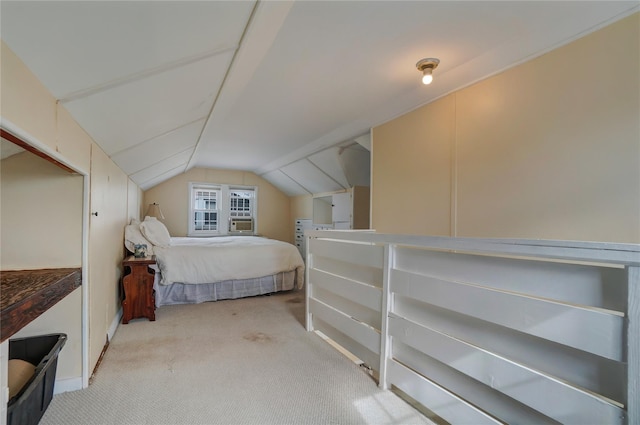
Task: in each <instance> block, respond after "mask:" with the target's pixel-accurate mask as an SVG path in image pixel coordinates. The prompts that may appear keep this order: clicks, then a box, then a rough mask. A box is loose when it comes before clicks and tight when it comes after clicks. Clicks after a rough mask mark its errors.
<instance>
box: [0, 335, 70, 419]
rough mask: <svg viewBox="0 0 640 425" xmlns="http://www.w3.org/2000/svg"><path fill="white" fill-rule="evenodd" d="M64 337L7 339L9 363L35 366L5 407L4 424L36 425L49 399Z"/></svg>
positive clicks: (46, 336)
mask: <svg viewBox="0 0 640 425" xmlns="http://www.w3.org/2000/svg"><path fill="white" fill-rule="evenodd" d="M66 341H67V335H66V334H49V335H41V336H34V337H29V338H18V339H12V340H9V360H11V359H20V360H24V361H27V362H29V363H31V364H33V365H35V366H36V369H35V372H34V374H33V376H32V377H31V379H30V380H29V381H27V383H26V384H25V385H24V387H23V388H22V389H21V390H20V392H18V393H17V394H16V395H15V396H13V397H11V399H10V400H9V403H8V404H7V425H37V423H38V422H40V419H41V418H42V415H44V412H45V410H47V407H49V403H51V399H52V398H53V385H54V383H55V381H56V367H57V366H58V354H59V353H60V350H61V349H62V347H63V346H64V344H65V342H66Z"/></svg>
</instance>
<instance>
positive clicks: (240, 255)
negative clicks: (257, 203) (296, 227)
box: [153, 236, 304, 288]
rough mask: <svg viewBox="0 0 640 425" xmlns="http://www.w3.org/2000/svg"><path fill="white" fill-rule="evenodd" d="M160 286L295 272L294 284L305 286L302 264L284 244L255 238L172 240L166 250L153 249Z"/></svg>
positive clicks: (295, 249)
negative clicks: (158, 270)
mask: <svg viewBox="0 0 640 425" xmlns="http://www.w3.org/2000/svg"><path fill="white" fill-rule="evenodd" d="M153 250H154V253H155V255H156V261H157V263H158V267H159V268H160V272H161V275H162V279H161V281H160V284H161V285H170V284H172V283H174V282H180V283H186V284H198V283H212V282H219V281H223V280H231V279H249V278H254V277H262V276H269V275H272V274H276V273H279V272H285V271H292V270H297V274H296V285H297V286H298V288H301V287H302V285H303V283H304V262H303V261H302V256H301V255H300V252H299V251H298V249H297V248H296V247H295V246H293V245H291V244H289V243H286V242H281V241H277V240H274V239H267V238H261V237H256V236H223V237H214V238H181V237H172V238H171V245H170V246H168V247H160V246H154V247H153Z"/></svg>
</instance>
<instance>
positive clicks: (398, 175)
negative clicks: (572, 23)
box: [372, 14, 640, 243]
mask: <svg viewBox="0 0 640 425" xmlns="http://www.w3.org/2000/svg"><path fill="white" fill-rule="evenodd" d="M639 21H640V14H635V15H632V16H630V17H627V18H625V19H623V20H621V21H619V22H617V23H615V24H613V25H611V26H609V27H606V28H604V29H602V30H599V31H597V32H595V33H592V34H590V35H588V36H586V37H584V38H582V39H579V40H577V41H575V42H573V43H571V44H569V45H566V46H564V47H561V48H559V49H556V50H554V51H552V52H550V53H547V54H545V55H543V56H541V57H539V58H536V59H534V60H532V61H529V62H527V63H524V64H522V65H520V66H518V67H515V68H512V69H510V70H508V71H505V72H503V73H501V74H499V75H496V76H494V77H492V78H489V79H487V80H484V81H482V82H479V83H477V84H474V85H473V86H470V87H468V88H466V89H463V90H460V91H458V92H456V93H453V94H451V95H449V96H446V97H444V98H441V99H439V100H437V101H436V102H433V103H431V104H429V105H426V106H424V107H422V108H419V109H417V110H415V111H413V112H411V113H409V114H406V115H404V116H402V117H400V118H398V119H395V120H393V121H391V122H388V123H386V124H384V125H381V126H379V127H376V128H374V129H373V149H372V150H373V154H372V157H373V158H372V163H373V166H372V169H373V172H372V197H373V202H372V205H373V207H372V208H373V211H372V218H373V228H375V229H376V230H378V231H381V232H392V233H416V234H425V235H453V236H461V237H508V238H511V237H514V238H542V239H569V240H571V239H573V240H594V241H611V242H634V243H637V242H640V121H639V120H640V118H639V117H640V96H639V94H640V78H639V77H638V76H639V75H640V57H639V52H640V48H639V43H640V42H639V40H640V30H639V28H640V25H639ZM595 58H597V64H598V65H597V66H595V67H594V65H595V63H594V59H595ZM596 76H597V79H596ZM434 84H437V81H436V82H435V83H434ZM409 200H411V202H407V201H409ZM404 205H408V207H407V208H405V207H404Z"/></svg>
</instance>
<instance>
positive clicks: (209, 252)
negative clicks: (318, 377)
mask: <svg viewBox="0 0 640 425" xmlns="http://www.w3.org/2000/svg"><path fill="white" fill-rule="evenodd" d="M139 244H145V245H147V255H155V256H156V267H155V270H156V274H155V282H154V289H155V300H156V306H157V307H160V306H163V305H171V304H191V303H202V302H207V301H217V300H222V299H235V298H243V297H250V296H256V295H264V294H270V293H273V292H279V291H288V290H293V289H296V288H297V289H301V288H302V286H303V284H304V262H303V260H302V256H301V255H300V252H299V251H298V249H297V248H296V247H295V246H294V245H292V244H289V243H286V242H282V241H278V240H274V239H268V238H263V237H257V236H219V237H209V238H187V237H171V236H169V232H168V231H167V230H166V227H164V224H162V223H161V222H160V221H158V220H156V219H152V218H149V217H147V218H145V221H143V222H141V223H139V222H135V221H134V222H132V223H131V224H130V225H128V226H126V228H125V246H126V247H127V249H128V250H129V251H131V252H134V251H135V245H139Z"/></svg>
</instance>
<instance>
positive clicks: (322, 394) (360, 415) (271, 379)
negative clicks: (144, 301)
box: [41, 292, 431, 425]
mask: <svg viewBox="0 0 640 425" xmlns="http://www.w3.org/2000/svg"><path fill="white" fill-rule="evenodd" d="M303 318H304V295H303V292H289V293H281V294H277V295H272V296H265V297H255V298H246V299H241V300H229V301H218V302H214V303H204V304H196V305H181V306H164V307H161V308H159V309H158V310H156V321H155V322H149V321H147V320H146V319H136V320H133V321H131V322H130V323H129V324H128V325H120V327H119V328H118V331H117V332H116V335H115V336H114V338H113V340H112V341H111V344H110V346H109V349H108V350H107V353H106V355H105V357H104V359H103V361H102V364H101V365H100V367H99V369H98V371H97V373H96V375H95V377H94V379H93V381H92V384H91V385H90V386H89V388H88V389H85V390H82V391H76V392H71V393H64V394H58V395H56V396H55V397H54V399H53V401H52V403H51V405H50V406H49V408H48V409H47V411H46V413H45V415H44V417H43V418H42V421H41V425H47V424H65V425H72V424H82V425H87V424H431V422H430V421H429V420H428V419H427V418H425V417H424V416H422V415H421V414H420V413H419V412H418V411H417V410H415V409H414V408H413V407H411V406H410V405H409V404H407V403H406V402H405V401H403V400H401V399H400V398H398V397H397V396H396V395H395V394H393V393H391V392H389V391H383V390H380V389H379V388H378V387H377V386H376V384H375V382H374V381H373V380H372V378H371V377H370V376H369V375H368V374H366V373H365V372H364V371H363V370H362V368H361V367H359V366H358V365H356V364H354V363H353V362H351V361H350V360H348V359H347V358H346V357H344V356H343V355H342V354H340V353H339V352H338V351H336V350H335V349H333V348H332V347H331V346H330V345H328V344H327V343H326V342H324V341H323V340H322V339H321V338H320V337H318V336H317V335H316V334H314V333H309V332H306V331H305V329H304V326H303V324H302V323H303Z"/></svg>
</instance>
